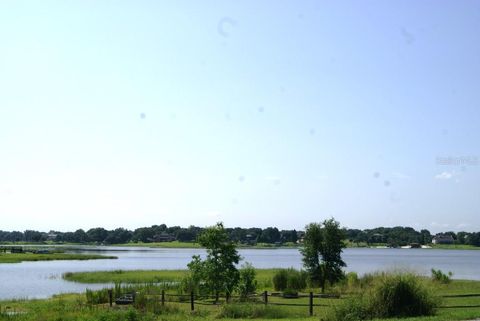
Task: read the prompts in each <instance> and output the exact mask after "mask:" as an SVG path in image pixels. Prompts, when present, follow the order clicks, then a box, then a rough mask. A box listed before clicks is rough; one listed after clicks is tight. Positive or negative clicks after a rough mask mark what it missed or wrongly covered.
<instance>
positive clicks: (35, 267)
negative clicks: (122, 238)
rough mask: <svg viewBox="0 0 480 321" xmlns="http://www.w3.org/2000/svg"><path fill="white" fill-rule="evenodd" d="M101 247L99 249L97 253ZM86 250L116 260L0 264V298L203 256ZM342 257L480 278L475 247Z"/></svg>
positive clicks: (295, 263) (251, 256) (287, 254)
mask: <svg viewBox="0 0 480 321" xmlns="http://www.w3.org/2000/svg"><path fill="white" fill-rule="evenodd" d="M100 249H101V251H100ZM86 250H88V253H95V252H96V251H98V253H99V254H104V255H114V256H117V257H118V260H90V261H48V262H24V263H18V264H0V284H1V287H0V299H8V298H27V297H28V298H43V297H48V296H51V295H53V294H57V293H66V292H83V291H85V289H86V288H90V289H96V288H101V287H102V286H104V285H99V284H97V285H86V284H78V283H73V282H67V281H64V280H63V279H62V277H61V276H62V274H63V273H65V272H78V271H98V270H117V269H123V270H155V269H185V268H186V265H187V263H188V262H190V260H191V257H192V255H197V254H198V255H201V256H203V255H204V254H205V251H204V250H201V249H149V248H118V247H101V248H97V250H95V248H92V247H89V248H84V249H79V250H77V251H79V252H83V251H86ZM240 254H241V256H242V257H243V258H244V261H248V262H250V263H252V264H253V265H254V266H255V267H256V268H275V267H279V268H287V267H294V268H301V266H302V260H301V255H300V253H299V251H298V250H297V249H242V250H240ZM343 259H344V260H345V262H346V263H347V270H348V271H355V272H358V273H360V274H364V273H368V272H374V271H378V270H393V269H402V270H403V269H407V270H413V271H416V272H418V273H421V274H425V275H429V274H430V269H431V268H436V269H441V270H442V271H444V272H447V271H452V272H453V273H454V278H457V279H472V280H480V274H479V273H478V272H477V271H478V266H480V251H468V250H464V251H460V250H432V249H428V250H427V249H364V248H359V249H346V250H345V251H344V254H343Z"/></svg>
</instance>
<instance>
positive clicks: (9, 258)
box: [0, 253, 117, 263]
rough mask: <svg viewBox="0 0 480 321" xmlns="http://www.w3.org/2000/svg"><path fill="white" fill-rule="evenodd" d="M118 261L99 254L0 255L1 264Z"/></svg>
mask: <svg viewBox="0 0 480 321" xmlns="http://www.w3.org/2000/svg"><path fill="white" fill-rule="evenodd" d="M101 259H117V257H116V256H106V255H98V254H73V253H48V254H36V253H0V263H21V262H27V261H28V262H35V261H57V260H79V261H83V260H101Z"/></svg>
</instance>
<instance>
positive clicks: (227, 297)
mask: <svg viewBox="0 0 480 321" xmlns="http://www.w3.org/2000/svg"><path fill="white" fill-rule="evenodd" d="M225 301H226V302H227V303H228V302H229V301H230V292H227V294H225Z"/></svg>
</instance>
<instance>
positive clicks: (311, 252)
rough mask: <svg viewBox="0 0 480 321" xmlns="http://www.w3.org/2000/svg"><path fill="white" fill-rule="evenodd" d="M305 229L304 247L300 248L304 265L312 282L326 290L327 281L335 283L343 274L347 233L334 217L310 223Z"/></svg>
mask: <svg viewBox="0 0 480 321" xmlns="http://www.w3.org/2000/svg"><path fill="white" fill-rule="evenodd" d="M305 229H306V231H305V237H304V247H303V248H302V249H301V250H300V251H301V253H302V255H303V266H304V267H305V269H306V270H307V272H308V274H309V276H310V280H311V281H312V283H313V284H317V285H319V286H320V287H321V288H322V292H324V291H325V284H326V281H328V282H329V283H330V284H334V283H335V282H337V281H338V280H340V279H341V278H342V276H343V271H342V267H344V266H346V264H345V262H344V261H343V260H342V257H341V254H342V250H343V248H345V244H344V243H343V240H344V239H345V234H344V232H343V230H342V229H340V224H339V223H338V222H337V221H335V220H334V219H333V218H332V219H329V220H325V221H324V222H323V223H322V224H318V223H310V224H309V225H307V226H306V227H305Z"/></svg>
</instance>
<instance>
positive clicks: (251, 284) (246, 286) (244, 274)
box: [238, 263, 257, 299]
mask: <svg viewBox="0 0 480 321" xmlns="http://www.w3.org/2000/svg"><path fill="white" fill-rule="evenodd" d="M255 275H256V272H255V269H254V268H253V266H252V264H250V263H245V264H244V265H243V266H242V268H241V269H240V281H239V284H238V292H239V294H240V297H241V299H246V298H247V297H248V295H249V294H252V293H255V291H256V290H257V281H256V280H255Z"/></svg>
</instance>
